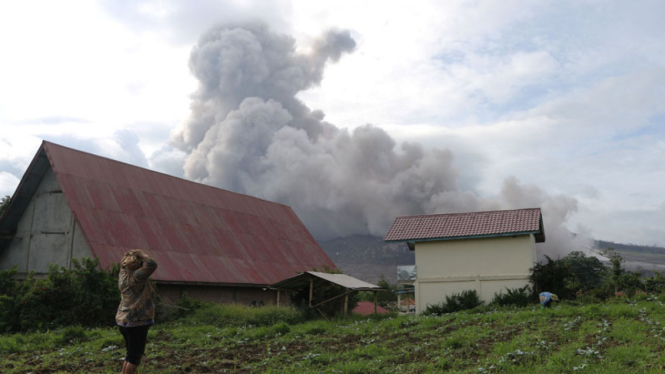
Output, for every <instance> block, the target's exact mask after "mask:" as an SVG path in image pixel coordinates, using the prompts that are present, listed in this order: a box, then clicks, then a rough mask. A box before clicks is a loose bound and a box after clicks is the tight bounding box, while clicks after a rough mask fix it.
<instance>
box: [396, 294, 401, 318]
mask: <svg viewBox="0 0 665 374" xmlns="http://www.w3.org/2000/svg"><path fill="white" fill-rule="evenodd" d="M401 312H402V294H401V293H398V294H397V313H401Z"/></svg>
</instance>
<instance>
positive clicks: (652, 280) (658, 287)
mask: <svg viewBox="0 0 665 374" xmlns="http://www.w3.org/2000/svg"><path fill="white" fill-rule="evenodd" d="M644 290H645V291H647V292H649V293H662V292H663V291H665V276H663V274H662V273H661V272H659V271H656V272H654V275H653V277H649V278H646V279H644Z"/></svg>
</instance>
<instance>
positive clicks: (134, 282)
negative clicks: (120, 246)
mask: <svg viewBox="0 0 665 374" xmlns="http://www.w3.org/2000/svg"><path fill="white" fill-rule="evenodd" d="M121 265H122V267H121V268H120V275H119V278H118V288H120V306H119V307H118V312H117V313H116V315H115V320H116V323H117V324H118V326H119V328H120V333H122V337H123V338H124V339H125V346H126V347H127V355H126V356H125V362H124V364H123V365H122V374H134V373H136V368H137V367H138V366H139V364H140V363H141V357H142V356H143V353H144V352H145V343H146V339H147V337H148V329H149V328H150V326H151V325H152V324H154V323H155V300H154V299H155V291H154V289H153V288H152V284H150V280H149V279H148V278H149V277H150V274H152V273H153V272H154V271H155V269H157V263H156V262H155V260H153V259H152V258H150V257H148V255H146V254H145V253H144V252H143V251H142V250H140V249H132V250H130V251H127V253H125V255H124V256H123V257H122V263H121Z"/></svg>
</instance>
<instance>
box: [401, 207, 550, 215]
mask: <svg viewBox="0 0 665 374" xmlns="http://www.w3.org/2000/svg"><path fill="white" fill-rule="evenodd" d="M527 210H540V208H538V207H536V208H520V209H497V210H482V211H477V212H458V213H434V214H416V215H411V216H397V217H396V218H417V217H440V216H464V215H473V214H482V213H498V212H501V213H503V212H517V211H527Z"/></svg>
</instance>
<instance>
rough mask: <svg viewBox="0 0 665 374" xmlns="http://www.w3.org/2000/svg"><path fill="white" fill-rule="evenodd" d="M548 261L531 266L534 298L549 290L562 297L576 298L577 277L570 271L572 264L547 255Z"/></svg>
mask: <svg viewBox="0 0 665 374" xmlns="http://www.w3.org/2000/svg"><path fill="white" fill-rule="evenodd" d="M545 259H546V260H547V263H544V264H543V263H537V264H536V265H535V266H534V267H533V268H531V276H530V281H531V284H533V293H534V300H535V299H537V298H538V294H539V293H541V292H544V291H549V292H551V293H553V294H556V295H557V296H559V298H561V299H573V298H575V291H576V290H575V285H577V284H578V282H577V279H576V278H575V276H574V275H573V273H572V272H571V271H570V265H568V264H567V263H566V262H564V261H561V260H552V258H550V257H549V256H547V255H546V256H545Z"/></svg>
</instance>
